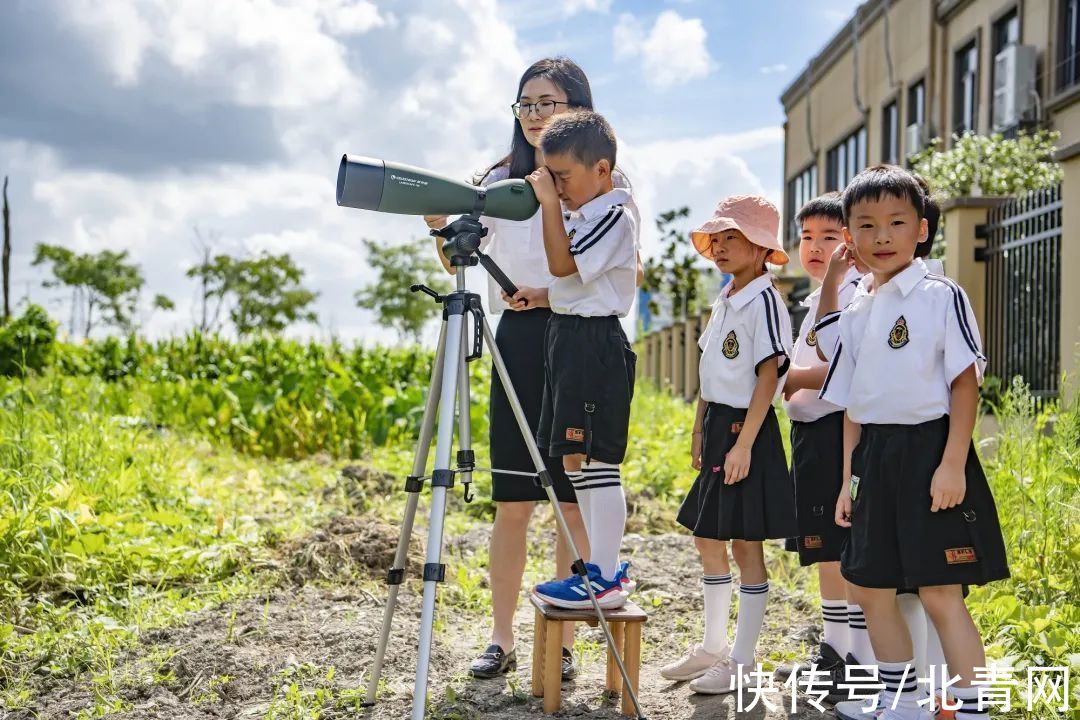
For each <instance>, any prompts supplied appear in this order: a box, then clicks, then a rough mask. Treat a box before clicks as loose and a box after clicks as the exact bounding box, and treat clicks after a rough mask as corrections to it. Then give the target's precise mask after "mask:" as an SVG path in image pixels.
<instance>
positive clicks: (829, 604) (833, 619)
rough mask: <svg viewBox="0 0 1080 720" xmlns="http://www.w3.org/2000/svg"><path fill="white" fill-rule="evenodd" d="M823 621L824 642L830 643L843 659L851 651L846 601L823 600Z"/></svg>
mask: <svg viewBox="0 0 1080 720" xmlns="http://www.w3.org/2000/svg"><path fill="white" fill-rule="evenodd" d="M821 619H822V621H823V623H824V625H825V635H824V637H823V638H822V640H823V641H824V642H825V643H828V645H829V646H830V647H832V649H833V650H835V651H836V653H837V654H838V655H839V656H840V657H841V658H843V657H845V656H846V655H847V654H848V653H849V652H851V650H850V649H849V648H848V624H847V623H848V620H847V601H846V600H825V599H824V598H822V600H821Z"/></svg>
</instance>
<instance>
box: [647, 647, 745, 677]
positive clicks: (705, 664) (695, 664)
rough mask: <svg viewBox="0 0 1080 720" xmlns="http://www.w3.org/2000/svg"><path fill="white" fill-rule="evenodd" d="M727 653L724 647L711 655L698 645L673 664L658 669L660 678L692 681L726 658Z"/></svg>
mask: <svg viewBox="0 0 1080 720" xmlns="http://www.w3.org/2000/svg"><path fill="white" fill-rule="evenodd" d="M729 652H730V648H728V647H726V646H725V647H724V649H723V650H721V651H720V652H718V653H711V652H708V651H707V650H706V649H705V647H704V646H703V645H701V644H700V643H699V644H697V645H695V646H694V647H692V648H690V649H689V650H687V651H686V654H685V655H683V656H682V657H681V658H679V659H678V660H676V661H675V662H673V663H668V664H667V665H665V666H664V667H662V668H660V676H661V677H663V678H666V679H668V680H678V681H682V680H694V679H695V678H699V677H701V676H702V675H704V674H705V673H706V672H707V671H708V669H709V668H711V667H712V666H713V665H715V664H716V663H718V662H720V661H721V660H723V659H724V658H725V657H727V654H728V653H729Z"/></svg>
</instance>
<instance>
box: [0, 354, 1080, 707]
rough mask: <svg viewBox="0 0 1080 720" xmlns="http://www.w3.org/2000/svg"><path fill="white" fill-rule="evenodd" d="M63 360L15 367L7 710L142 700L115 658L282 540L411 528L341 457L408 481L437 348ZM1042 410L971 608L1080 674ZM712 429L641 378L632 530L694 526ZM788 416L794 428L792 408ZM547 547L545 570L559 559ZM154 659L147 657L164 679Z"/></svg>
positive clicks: (1022, 431) (1, 488)
mask: <svg viewBox="0 0 1080 720" xmlns="http://www.w3.org/2000/svg"><path fill="white" fill-rule="evenodd" d="M57 357H58V360H57V362H58V366H57V367H56V368H54V369H53V370H50V371H47V372H46V374H45V376H44V377H37V378H32V379H29V380H26V381H19V380H6V379H0V707H2V708H6V709H14V708H19V707H23V706H26V705H27V704H29V703H30V702H31V700H32V698H33V696H34V694H35V693H36V692H38V691H39V690H40V689H41V688H42V687H46V686H48V685H49V684H50V683H52V682H54V681H55V680H57V679H59V678H71V677H83V678H87V679H89V680H90V683H91V686H92V688H93V689H94V692H95V694H96V698H97V700H96V705H95V707H94V708H93V710H92V711H90V712H89V714H90V715H93V714H103V713H107V712H110V711H114V710H117V709H122V707H120V705H118V702H119V701H118V700H117V699H116V698H117V690H118V688H120V687H121V685H122V683H124V682H128V681H130V679H127V678H124V677H120V676H119V674H118V673H117V672H116V668H115V663H116V658H117V656H118V653H119V652H120V651H121V650H122V649H123V648H125V647H127V646H129V645H130V644H131V643H132V642H133V641H134V640H135V639H136V638H137V636H138V634H139V633H140V632H141V631H143V630H145V629H147V628H152V627H161V626H165V625H169V624H173V623H177V622H181V621H182V620H183V618H184V617H185V614H186V613H189V612H191V611H193V610H197V609H200V608H205V607H208V606H210V605H213V604H215V603H220V602H226V601H229V600H231V599H235V598H240V597H250V596H252V595H253V594H257V593H259V592H261V591H263V590H265V589H266V588H267V587H269V586H271V585H273V584H275V583H277V582H278V581H279V577H278V576H277V574H276V573H275V572H274V571H272V570H268V568H269V565H268V561H269V559H270V558H272V557H273V554H274V548H275V547H276V546H278V545H279V544H280V542H281V541H282V539H284V538H287V537H290V536H294V535H297V534H300V533H303V532H305V531H307V530H309V529H311V528H312V527H315V526H317V525H319V524H320V523H322V522H323V521H325V519H326V518H327V517H328V516H330V515H333V514H340V513H343V512H348V513H356V514H364V515H369V516H373V517H376V518H378V519H381V520H383V521H385V522H387V523H390V524H392V525H396V524H397V523H398V521H399V519H400V517H401V512H402V510H403V507H404V492H399V491H395V492H392V493H390V494H389V495H384V496H379V497H363V498H359V499H357V498H350V497H346V496H345V495H344V494H343V493H342V492H340V490H341V488H340V487H339V486H338V483H337V479H336V470H335V468H334V467H333V466H332V465H330V464H328V463H329V462H332V461H333V460H334V459H335V458H337V459H345V458H353V457H360V458H362V459H363V461H364V462H365V463H368V464H371V465H374V466H375V467H378V468H380V469H382V470H386V471H388V472H391V473H393V474H394V475H395V476H396V477H397V478H399V479H401V478H404V476H405V475H406V474H407V473H408V471H409V470H410V468H411V465H412V457H413V451H414V448H413V443H414V437H415V432H416V430H417V426H418V423H419V415H420V412H421V411H422V406H423V398H424V393H425V391H426V385H427V376H428V373H429V371H430V362H431V360H430V353H424V352H421V351H381V350H351V351H350V350H346V349H344V348H341V347H339V346H336V345H331V346H327V347H321V346H318V345H315V344H307V345H304V344H299V343H292V342H289V341H251V342H248V343H243V344H233V343H228V342H225V341H222V340H218V339H207V338H198V337H189V338H185V339H181V340H173V341H166V342H163V343H158V344H156V345H150V344H146V343H143V342H141V341H137V340H136V341H127V342H124V341H106V342H104V343H97V344H93V345H88V346H61V347H60V348H58V353H57ZM473 373H474V377H475V378H476V379H477V382H475V383H474V387H473V399H474V405H473V408H472V419H473V437H474V438H475V443H474V448H475V449H476V451H477V456H478V458H480V464H481V465H485V464H486V463H487V457H488V454H487V448H486V441H487V426H486V397H487V382H488V379H487V377H488V373H489V368H488V365H487V362H486V361H484V362H481V363H478V364H477V365H476V366H474V368H473ZM1031 407H1032V406H1031V403H1030V396H1029V395H1028V394H1027V392H1026V390H1025V388H1023V386H1021V385H1016V386H1013V387H1012V388H1011V389H1010V390H1009V391H1008V392H1007V393H1006V394H1005V395H1004V396H1003V399H1002V400H1001V403H1000V406H999V407H997V408H995V410H996V417H997V418H998V421H999V423H1000V424H1001V434H1000V436H998V437H996V438H993V439H990V438H988V439H987V440H986V441H985V444H986V447H985V448H984V450H983V455H984V464H985V466H986V470H987V475H988V478H989V479H990V482H991V484H992V487H993V490H994V494H995V497H996V500H997V503H998V508H999V514H1000V516H1001V520H1002V527H1003V532H1004V534H1005V538H1006V547H1007V549H1008V552H1009V560H1010V567H1011V569H1012V577H1011V578H1010V579H1009V580H1008V581H1004V582H998V583H993V584H991V585H989V586H987V587H982V588H975V589H973V591H972V594H971V596H970V599H969V606H970V607H971V609H972V614H973V616H974V617H975V619H976V622H977V623H978V624H979V626H980V628H981V630H982V632H983V633H984V636H985V637H986V638H987V642H988V653H989V655H990V657H992V658H995V659H999V660H1003V661H1005V662H1007V663H1008V664H1011V665H1013V666H1014V667H1016V668H1018V669H1019V670H1020V675H1021V676H1023V672H1024V668H1025V667H1027V666H1029V665H1063V666H1068V667H1071V668H1072V669H1073V673H1074V675H1075V673H1076V672H1078V671H1080V632H1078V630H1077V628H1078V626H1080V605H1078V598H1080V585H1078V583H1080V580H1078V578H1080V534H1078V530H1077V527H1078V523H1077V518H1078V517H1080V513H1078V509H1080V449H1078V448H1080V408H1078V406H1077V403H1076V402H1075V401H1074V402H1073V404H1072V405H1070V406H1068V407H1063V408H1061V407H1056V406H1049V407H1047V408H1045V409H1044V411H1043V412H1042V413H1041V414H1035V413H1034V412H1033V411H1032V410H1031V409H1030V408H1031ZM1051 422H1052V424H1053V432H1052V433H1051V432H1046V428H1047V426H1048V425H1049V424H1050V423H1051ZM692 424H693V406H692V405H689V404H687V403H683V402H682V401H679V400H676V399H673V398H671V397H669V396H667V395H666V394H664V393H662V392H659V391H657V390H656V389H653V388H651V387H649V386H647V385H645V384H643V385H640V386H639V387H638V389H637V392H636V395H635V399H634V405H633V413H632V417H631V426H630V447H629V451H628V453H627V461H626V463H625V465H624V471H625V474H624V478H625V483H626V487H627V494H628V498H629V500H630V502H631V503H632V505H633V508H634V511H633V515H632V516H631V521H630V529H631V530H632V531H640V532H645V533H657V532H665V531H677V528H676V526H675V523H674V517H675V512H676V511H677V508H678V505H679V503H680V502H681V500H682V497H683V495H684V494H685V492H686V490H687V489H688V488H689V485H690V483H691V482H692V481H693V477H694V473H693V471H692V470H690V468H689V457H688V456H689V447H690V430H691V428H692ZM781 425H782V431H783V434H784V436H785V442H786V436H787V421H786V419H785V418H783V417H781ZM286 458H298V459H297V460H288V459H286ZM305 458H306V459H305ZM432 460H433V458H432V457H429V463H428V468H429V469H430V467H431V464H432ZM473 491H474V493H475V495H476V500H475V501H474V502H473V503H471V504H466V503H464V502H463V500H462V494H461V492H460V490H459V489H455V490H454V491H453V492H452V493H451V494H450V500H449V503H448V514H447V518H446V536H447V537H453V536H455V535H459V534H462V533H465V532H467V531H468V530H469V529H471V528H473V527H475V526H476V525H477V524H478V523H483V522H490V520H491V518H492V517H493V511H494V506H493V504H492V503H491V501H490V500H489V499H488V498H489V495H490V478H489V476H488V475H487V474H486V473H477V474H476V476H475V485H474V488H473ZM425 496H426V493H425ZM421 512H426V500H425V501H424V503H422V505H421ZM534 555H536V554H535V553H534ZM538 558H540V556H539V555H537V556H536V557H534V558H532V560H531V561H530V565H529V567H528V573H529V574H530V577H531V576H532V575H536V576H537V577H539V576H541V575H545V574H546V573H548V572H549V568H548V562H549V561H547V560H546V558H540V559H538ZM791 560H792V559H791V558H787V557H785V558H781V559H780V560H779V561H778V562H779V564H778V565H777V567H776V570H775V572H774V579H773V581H774V582H775V583H777V584H778V586H779V585H784V586H786V587H788V588H795V587H796V586H798V587H799V588H800V591H801V592H803V593H809V594H812V593H813V592H814V589H815V588H816V579H815V578H813V577H806V576H805V575H804V573H803V571H800V570H799V569H798V568H797V567H795V565H794V564H792V562H791ZM450 563H451V573H450V578H449V580H450V581H449V582H448V584H447V588H446V592H445V593H444V595H443V597H444V600H445V601H446V602H447V603H448V604H450V605H452V606H455V607H456V608H459V609H461V610H462V611H464V612H467V613H469V614H471V615H475V616H476V617H478V618H479V617H483V616H485V615H486V614H487V613H488V611H489V602H490V600H489V596H488V593H487V591H486V589H485V587H484V578H485V576H486V573H487V557H486V553H485V552H482V551H480V552H475V553H466V554H465V556H463V557H454V558H452V560H451V561H450ZM643 597H644V596H643ZM151 660H152V659H151ZM774 660H775V658H774ZM147 662H148V665H147V667H146V668H145V669H144V670H143V671H140V672H144V673H145V674H146V676H147V677H149V678H151V679H152V678H154V677H155V672H157V671H156V670H155V669H154V663H153V662H150V661H147ZM327 674H330V678H329V679H327ZM332 680H333V677H332V671H331V669H330V668H307V669H296V670H295V671H294V672H293V673H292V674H289V675H288V676H286V675H282V676H281V677H280V678H277V679H276V680H275V685H274V688H272V689H273V697H274V706H273V710H272V712H271V715H272V716H273V717H317V716H318V714H317V713H318V712H323V711H324V710H325V709H327V708H329V709H331V710H333V709H336V708H340V709H341V712H345V711H346V709H347V708H348V707H349V706H350V704H351V703H353V701H354V700H356V699H357V698H356V697H353V696H347V694H342V691H340V690H338V689H336V686H335V684H334V683H333V682H332ZM217 682H218V684H225V683H228V678H218V679H217ZM1022 684H1026V683H1022ZM1073 686H1074V694H1077V695H1078V696H1080V684H1078V683H1075V682H1074V683H1073ZM208 701H209V699H208ZM320 708H322V710H320ZM1023 716H1024V715H1023V714H1015V715H1014V717H1023Z"/></svg>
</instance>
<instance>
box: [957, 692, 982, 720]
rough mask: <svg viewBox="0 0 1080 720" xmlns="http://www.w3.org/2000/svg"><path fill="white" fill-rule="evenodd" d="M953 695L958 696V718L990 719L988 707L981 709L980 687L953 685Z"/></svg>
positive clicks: (965, 719)
mask: <svg viewBox="0 0 1080 720" xmlns="http://www.w3.org/2000/svg"><path fill="white" fill-rule="evenodd" d="M952 696H953V697H954V698H956V700H957V705H959V706H960V707H958V708H956V720H989V719H990V712H989V711H988V710H987V708H985V707H984V708H983V709H982V710H980V709H979V688H977V687H956V686H955V685H953V686H952Z"/></svg>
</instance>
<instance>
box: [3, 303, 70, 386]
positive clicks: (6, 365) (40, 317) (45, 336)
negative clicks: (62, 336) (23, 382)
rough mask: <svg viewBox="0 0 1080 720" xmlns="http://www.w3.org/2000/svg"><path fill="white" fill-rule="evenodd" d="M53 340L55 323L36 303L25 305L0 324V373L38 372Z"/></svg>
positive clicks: (51, 351) (46, 360)
mask: <svg viewBox="0 0 1080 720" xmlns="http://www.w3.org/2000/svg"><path fill="white" fill-rule="evenodd" d="M55 342H56V323H54V322H53V321H52V319H51V318H50V317H49V314H48V313H47V312H45V309H44V308H43V307H41V306H40V305H27V306H26V310H25V311H24V312H23V314H22V315H21V316H19V317H17V318H15V319H14V320H12V321H11V322H9V323H7V324H6V325H0V375H6V376H8V377H21V376H22V375H23V374H25V373H26V371H33V372H41V371H42V370H43V369H44V368H45V366H46V365H47V364H48V363H49V359H50V358H51V356H52V353H53V345H54V344H55Z"/></svg>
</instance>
